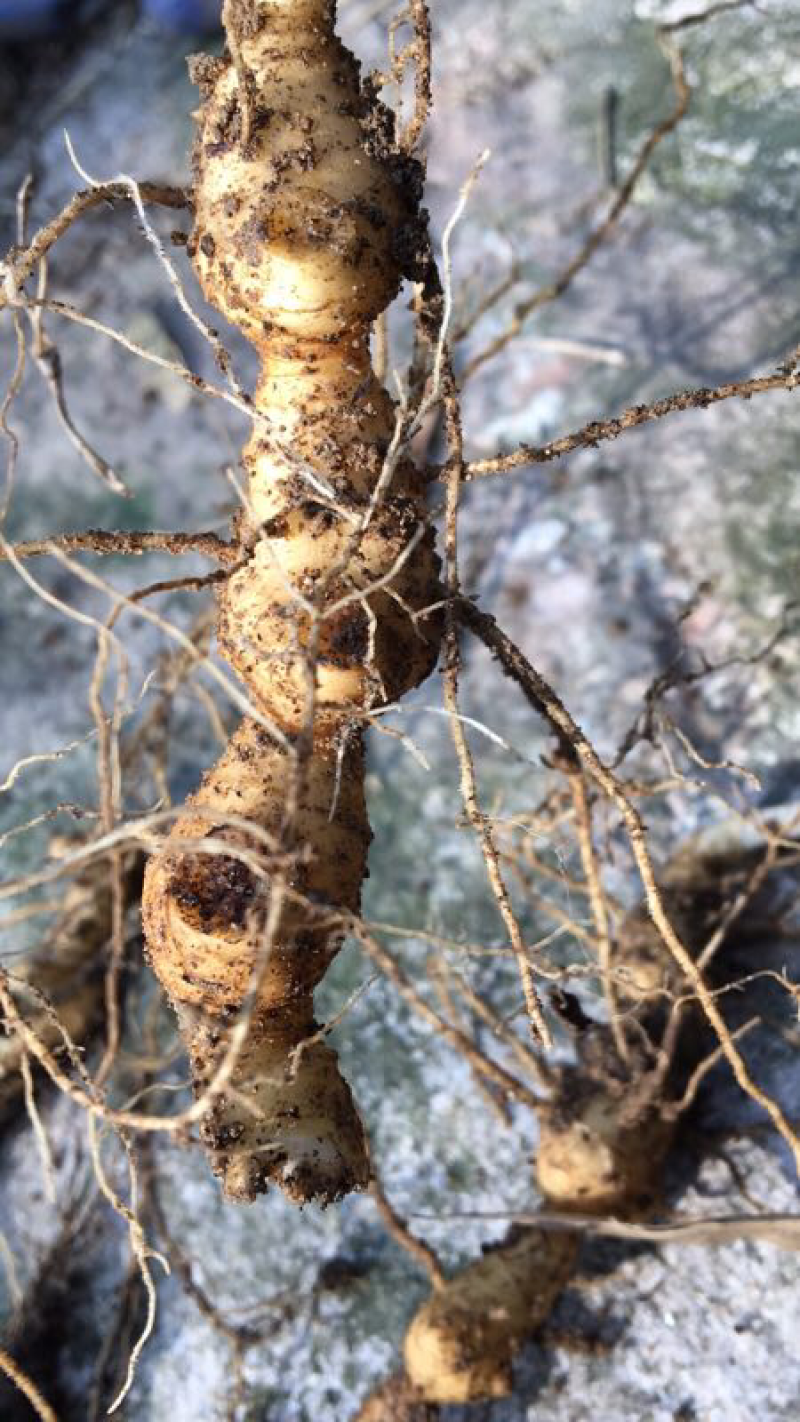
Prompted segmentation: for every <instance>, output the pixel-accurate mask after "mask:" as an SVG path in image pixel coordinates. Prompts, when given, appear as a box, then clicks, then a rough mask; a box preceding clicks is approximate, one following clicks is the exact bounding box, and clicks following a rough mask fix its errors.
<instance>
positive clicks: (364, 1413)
mask: <svg viewBox="0 0 800 1422" xmlns="http://www.w3.org/2000/svg"><path fill="white" fill-rule="evenodd" d="M438 1416H439V1409H438V1407H437V1406H436V1404H435V1403H430V1402H425V1401H424V1400H423V1399H422V1398H421V1396H420V1393H419V1392H418V1390H417V1388H415V1387H414V1385H413V1383H411V1382H410V1381H409V1379H408V1378H407V1377H406V1376H405V1374H404V1373H393V1374H392V1376H391V1377H390V1378H387V1380H386V1382H384V1383H381V1385H380V1387H379V1388H377V1389H376V1390H375V1392H373V1393H371V1394H370V1396H369V1397H368V1398H367V1400H366V1402H365V1403H364V1404H363V1406H362V1407H361V1409H360V1411H359V1412H358V1413H357V1414H356V1417H355V1419H354V1422H436V1418H437V1417H438Z"/></svg>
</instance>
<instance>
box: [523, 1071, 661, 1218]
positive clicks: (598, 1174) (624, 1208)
mask: <svg viewBox="0 0 800 1422" xmlns="http://www.w3.org/2000/svg"><path fill="white" fill-rule="evenodd" d="M674 1134H675V1121H674V1120H670V1119H669V1118H667V1117H665V1116H664V1115H662V1113H661V1111H660V1110H659V1103H658V1102H656V1103H646V1104H644V1105H643V1108H642V1110H641V1111H640V1112H635V1111H631V1110H630V1108H629V1107H628V1108H627V1110H626V1105H625V1102H624V1099H623V1098H622V1097H621V1096H620V1095H619V1094H617V1093H615V1092H614V1091H613V1090H610V1089H609V1087H608V1084H607V1083H600V1082H592V1081H589V1082H586V1081H585V1080H583V1079H582V1078H581V1075H580V1073H578V1072H574V1073H572V1072H571V1073H569V1074H568V1078H567V1079H565V1081H564V1082H563V1083H562V1087H561V1090H560V1091H559V1095H558V1098H557V1100H556V1101H555V1102H553V1103H551V1102H545V1103H543V1105H542V1107H541V1108H540V1111H539V1144H538V1148H537V1151H536V1183H537V1185H538V1187H539V1189H540V1190H541V1192H542V1194H543V1195H544V1196H545V1199H546V1201H547V1205H548V1207H550V1208H552V1209H556V1210H563V1211H569V1210H573V1211H577V1212H578V1213H580V1214H625V1215H629V1214H640V1213H646V1212H647V1210H648V1209H649V1208H650V1207H651V1206H652V1204H653V1202H654V1198H655V1197H656V1195H657V1191H658V1186H659V1181H660V1179H661V1174H662V1168H663V1165H664V1160H665V1158H666V1155H667V1152H668V1150H669V1148H670V1145H671V1143H672V1139H673V1136H674Z"/></svg>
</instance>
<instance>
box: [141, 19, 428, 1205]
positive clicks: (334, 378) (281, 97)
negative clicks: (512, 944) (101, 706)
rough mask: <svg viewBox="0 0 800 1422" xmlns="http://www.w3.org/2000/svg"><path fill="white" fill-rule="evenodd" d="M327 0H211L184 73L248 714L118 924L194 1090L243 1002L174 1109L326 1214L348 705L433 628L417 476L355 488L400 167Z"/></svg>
mask: <svg viewBox="0 0 800 1422" xmlns="http://www.w3.org/2000/svg"><path fill="white" fill-rule="evenodd" d="M335 10H336V7H335V5H334V4H331V3H328V0H233V3H231V4H229V5H228V6H226V8H225V15H224V19H225V23H226V25H227V28H228V38H229V42H230V48H231V51H232V53H234V54H235V55H236V64H235V65H234V63H233V62H232V61H231V59H230V58H228V57H222V58H211V57H209V56H199V57H196V58H195V59H194V60H193V61H192V74H193V77H194V79H195V80H196V82H197V84H198V85H199V88H200V92H201V98H202V103H201V106H200V109H199V110H198V113H197V116H196V117H197V124H198V126H197V141H196V146H195V153H194V172H195V186H194V212H195V227H194V231H193V234H192V237H191V239H190V243H189V252H190V255H191V257H192V259H193V262H194V265H195V269H196V272H197V275H198V278H199V280H200V283H201V285H202V288H203V291H204V293H205V295H206V297H207V299H208V301H209V302H210V303H211V304H212V305H213V306H214V307H216V309H217V310H218V311H220V312H222V314H223V315H224V316H225V317H226V318H227V319H228V320H230V321H231V322H233V324H234V325H236V326H238V327H239V328H240V330H242V331H243V332H244V334H245V336H246V337H247V338H248V339H249V340H250V341H251V342H252V343H253V345H254V346H255V347H256V350H257V352H258V355H259V358H260V362H261V370H260V375H259V380H258V384H257V388H256V392H255V396H254V399H253V410H254V417H255V418H254V423H253V432H252V436H251V438H250V440H249V441H248V443H247V445H246V447H245V449H244V451H243V455H242V463H243V467H244V470H245V473H246V477H247V490H246V493H247V497H246V500H245V501H244V506H243V509H242V511H241V513H240V514H239V515H238V516H237V519H236V520H235V524H234V538H235V541H236V542H237V546H238V552H239V563H240V566H238V567H237V568H236V570H235V571H234V572H233V573H232V574H231V575H230V577H229V578H228V579H227V580H226V581H225V583H224V584H223V585H222V591H221V592H220V595H219V651H220V653H221V655H222V656H223V657H224V658H225V659H226V661H227V662H228V663H229V664H230V665H231V666H232V667H233V668H234V670H235V671H236V672H237V674H238V675H239V676H240V677H241V679H242V682H243V683H244V685H245V687H246V689H247V693H248V695H249V697H250V699H251V702H252V704H253V705H254V707H255V708H256V710H257V712H259V713H260V714H261V715H262V717H263V724H261V723H259V721H258V719H257V717H253V718H249V719H245V720H244V721H243V722H242V724H241V726H240V728H239V730H238V731H237V732H236V734H235V735H234V737H233V739H232V741H231V743H230V745H229V746H228V748H227V749H226V751H225V752H224V754H223V756H222V757H221V759H220V761H219V762H218V764H217V765H216V766H215V767H214V768H213V769H212V770H211V771H210V772H209V773H208V774H207V775H206V776H205V778H204V781H203V783H202V785H201V787H200V789H199V791H198V792H197V794H196V795H194V796H193V797H192V798H191V799H190V801H189V802H188V804H187V806H186V810H185V813H184V814H182V815H181V816H180V817H179V819H178V820H177V822H176V824H175V825H174V827H173V829H172V831H171V833H170V835H169V836H168V837H167V840H166V842H165V844H164V846H163V848H162V850H161V851H160V853H158V854H156V855H155V856H154V857H153V858H152V860H151V861H150V864H149V866H148V870H147V875H146V882H145V890H144V896H143V917H144V924H145V931H146V938H147V952H148V955H149V959H150V962H151V964H152V966H153V969H154V971H155V973H156V975H157V976H158V978H159V979H160V981H161V982H162V984H163V986H164V988H165V990H166V991H167V993H168V994H169V997H170V999H171V1001H172V1003H173V1006H174V1007H175V1008H176V1010H177V1012H178V1018H179V1022H180V1024H181V1030H182V1032H183V1035H184V1038H185V1040H186V1042H187V1046H188V1048H189V1052H190V1056H191V1060H192V1068H193V1073H194V1084H195V1090H196V1092H197V1093H198V1094H202V1093H203V1091H204V1090H205V1089H207V1087H208V1085H209V1083H210V1082H211V1081H212V1080H213V1076H214V1072H215V1069H218V1066H219V1062H220V1060H221V1058H222V1057H223V1055H224V1052H225V1048H226V1045H227V1044H228V1042H229V1041H230V1032H231V1028H232V1025H233V1024H235V1023H236V1022H237V1021H239V1020H241V1016H242V1011H243V1009H245V1010H246V1011H247V1013H248V1019H247V1020H248V1034H247V1037H246V1040H245V1041H244V1045H243V1047H242V1050H241V1051H240V1053H239V1056H238V1060H237V1061H236V1063H235V1065H234V1067H233V1070H232V1075H231V1076H230V1078H229V1080H228V1085H227V1090H225V1089H222V1090H221V1091H220V1092H217V1093H216V1094H214V1095H213V1096H212V1097H211V1098H209V1111H208V1113H207V1115H206V1117H205V1119H204V1121H203V1123H202V1134H203V1138H204V1140H205V1142H206V1144H207V1146H208V1150H209V1153H210V1157H211V1162H212V1165H213V1168H214V1170H215V1171H216V1172H217V1174H218V1175H219V1176H220V1178H221V1180H222V1182H223V1187H224V1189H225V1192H226V1193H227V1194H228V1195H229V1196H230V1197H231V1198H233V1199H236V1200H250V1199H252V1198H253V1197H254V1196H255V1195H256V1194H257V1193H258V1192H260V1191H263V1190H264V1189H266V1188H267V1184H268V1183H269V1182H275V1183H277V1184H279V1185H280V1186H281V1188H282V1189H283V1190H285V1191H286V1193H287V1194H288V1195H290V1196H291V1198H292V1199H294V1200H297V1201H298V1202H300V1203H303V1202H304V1201H306V1200H316V1201H320V1202H322V1203H328V1202H330V1201H332V1200H336V1199H339V1198H340V1197H341V1196H342V1195H344V1194H346V1193H347V1192H348V1191H350V1190H353V1189H358V1188H362V1187H364V1186H365V1185H366V1184H367V1181H368V1178H369V1161H368V1156H367V1148H366V1142H365V1137H364V1132H363V1130H362V1127H361V1124H360V1121H359V1118H358V1113H357V1111H356V1107H355V1105H354V1102H353V1098H352V1096H351V1094H350V1090H349V1088H348V1086H347V1084H346V1083H345V1082H344V1081H343V1079H342V1077H341V1076H340V1074H339V1069H338V1065H337V1062H336V1056H335V1053H334V1052H333V1051H332V1050H331V1048H330V1047H328V1046H326V1045H325V1044H324V1042H322V1041H320V1040H318V1039H317V1040H313V1041H312V1040H310V1039H312V1038H314V1035H315V1032H316V1027H315V1024H314V1007H313V993H314V989H315V987H316V985H317V983H318V982H319V981H320V979H321V977H322V976H323V974H324V972H325V971H326V969H327V967H328V965H329V963H330V961H331V959H332V958H333V956H334V955H335V953H336V952H337V951H338V948H339V946H340V943H341V939H342V931H341V927H340V926H337V924H336V916H337V915H339V916H340V917H341V916H344V917H345V918H346V917H347V916H348V915H351V914H354V913H357V912H358V909H359V906H360V892H361V884H362V881H363V879H364V876H365V874H366V859H367V849H368V845H369V840H370V829H369V823H368V820H367V811H366V805H365V801H364V760H363V746H362V727H363V719H364V715H365V713H367V712H369V711H370V710H372V709H374V708H376V707H379V706H382V705H386V704H388V703H389V702H392V701H394V700H395V699H397V698H398V697H401V696H403V695H404V694H406V693H407V692H408V691H410V690H411V689H412V688H413V687H415V686H418V685H419V684H420V682H422V681H423V680H424V679H425V677H426V676H428V675H429V673H430V672H431V671H432V669H433V667H434V665H435V662H436V658H437V655H438V649H439V643H440V638H441V613H440V611H438V612H437V611H435V610H434V611H433V612H430V611H429V610H428V609H430V608H431V607H434V608H435V607H436V606H438V605H440V604H441V598H442V591H441V587H440V584H439V581H438V573H439V561H438V558H437V556H436V553H435V549H434V541H433V531H432V529H431V528H430V527H429V525H428V519H427V512H426V504H425V481H424V479H423V477H422V475H421V474H420V472H419V470H417V468H416V467H415V466H414V464H413V463H412V461H411V460H410V459H408V458H406V457H404V458H400V459H398V460H397V462H396V465H394V466H392V467H391V478H390V479H389V478H388V476H387V478H386V480H385V481H383V482H382V483H381V491H382V496H381V497H380V498H378V499H375V497H374V496H375V490H376V484H377V482H378V480H379V479H380V478H381V474H382V472H383V470H384V463H385V459H386V455H387V451H388V450H389V449H390V446H391V444H392V439H393V436H394V434H395V407H394V404H393V402H392V400H391V399H390V397H389V395H388V394H387V392H386V391H385V390H384V389H383V387H382V386H381V385H380V383H379V382H378V381H377V379H376V377H375V375H374V373H373V370H372V365H371V357H370V348H369V342H370V332H371V328H372V324H373V322H374V321H375V319H376V317H377V316H378V315H379V314H380V313H381V312H382V311H383V310H384V309H385V307H386V306H387V305H388V303H389V302H390V301H392V300H393V298H394V297H395V295H396V294H397V292H398V290H399V288H400V284H401V282H402V280H403V278H404V277H410V278H412V279H414V280H418V281H420V280H422V281H424V280H425V278H426V273H427V274H428V275H429V271H428V267H429V257H428V242H427V227H426V215H425V213H424V212H423V211H422V210H421V209H420V205H419V203H420V196H421V191H422V169H421V167H420V165H419V164H418V163H417V162H416V160H415V159H413V158H411V157H409V156H408V155H407V154H405V153H402V152H401V151H400V150H399V148H398V147H397V145H396V143H395V139H394V119H393V115H392V114H391V113H390V112H389V110H387V109H385V108H384V107H383V106H382V105H381V104H380V103H379V102H378V101H377V99H376V97H375V94H374V92H373V91H372V89H371V88H370V87H369V86H368V85H362V84H361V80H360V75H359V66H358V63H357V61H356V60H355V58H354V57H353V55H352V54H350V52H349V51H348V50H347V49H346V48H345V47H344V46H343V45H342V43H341V41H340V40H339V39H338V37H337V36H336V34H335V33H334V21H335ZM426 263H428V266H426ZM354 530H355V532H354ZM269 728H274V730H270V729H269ZM298 747H301V748H302V752H303V753H302V755H301V756H300V757H299V760H298V752H297V748H298ZM298 764H299V767H300V768H299V769H298ZM290 803H291V805H292V806H293V812H292V813H291V814H289V815H287V806H288V805H289V804H290ZM234 817H235V820H236V823H233V818H234ZM249 827H252V832H249ZM209 838H213V840H214V845H213V846H211V847H210V849H209V851H208V852H206V853H203V841H204V840H208V839H209ZM220 841H223V842H224V847H227V846H228V845H230V853H229V854H227V853H223V852H221V850H220ZM287 864H288V865H289V867H288V868H287V867H286V865H287ZM278 865H282V866H283V867H280V868H276V866H278ZM275 883H277V884H279V885H280V888H279V890H277V891H276V892H278V893H279V894H280V896H281V897H280V902H279V901H278V900H277V899H276V900H275V902H274V903H273V899H272V893H273V889H272V886H273V884H275ZM276 919H277V924H276ZM267 925H269V926H270V938H269V941H266V938H265V935H266V931H267ZM304 1043H308V1045H306V1046H304V1045H303V1044H304Z"/></svg>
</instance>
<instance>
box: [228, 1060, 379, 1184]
mask: <svg viewBox="0 0 800 1422" xmlns="http://www.w3.org/2000/svg"><path fill="white" fill-rule="evenodd" d="M270 1056H271V1053H270V1050H269V1044H264V1043H262V1044H261V1047H260V1049H259V1045H258V1044H252V1043H250V1044H248V1046H247V1048H246V1050H245V1052H244V1053H243V1057H242V1060H241V1061H240V1062H239V1063H237V1066H236V1069H235V1071H234V1075H233V1078H232V1082H231V1085H232V1086H233V1087H234V1091H233V1092H232V1093H230V1094H226V1095H223V1096H222V1097H220V1098H219V1100H218V1101H217V1102H215V1103H214V1105H213V1106H212V1108H211V1110H210V1111H209V1113H208V1115H207V1116H206V1118H205V1120H204V1122H203V1125H202V1127H201V1131H202V1135H203V1139H204V1141H205V1143H206V1145H207V1147H208V1149H209V1152H210V1155H211V1165H212V1169H213V1171H214V1173H215V1175H217V1176H218V1177H219V1178H220V1180H221V1181H222V1188H223V1190H224V1192H225V1195H226V1196H227V1198H228V1199H229V1200H237V1201H239V1202H246V1201H252V1200H255V1198H256V1196H257V1195H260V1194H264V1193H265V1192H266V1191H267V1190H268V1189H269V1186H270V1184H273V1185H278V1186H279V1187H280V1189H281V1190H282V1191H283V1192H284V1194H286V1195H288V1196H289V1198H290V1199H291V1200H293V1201H294V1202H295V1203H296V1204H299V1205H305V1204H311V1203H312V1202H313V1203H316V1204H320V1205H330V1204H333V1203H334V1201H336V1200H340V1199H341V1198H342V1197H343V1196H344V1195H348V1194H350V1193H351V1192H352V1191H354V1190H364V1189H366V1187H367V1185H368V1183H369V1178H370V1161H369V1152H368V1149H367V1142H366V1137H365V1135H364V1128H363V1126H362V1124H361V1119H360V1117H359V1115H358V1111H357V1110H356V1106H355V1102H354V1100H353V1096H352V1094H351V1091H350V1088H349V1086H348V1085H347V1082H346V1081H345V1080H344V1078H343V1077H342V1075H341V1073H340V1071H339V1065H338V1061H337V1058H336V1053H335V1052H334V1051H333V1050H332V1049H331V1048H330V1047H327V1046H325V1044H324V1043H322V1042H319V1041H316V1042H311V1043H310V1045H309V1046H307V1047H306V1048H305V1049H304V1050H302V1052H301V1053H300V1054H299V1056H298V1057H296V1058H295V1059H294V1061H290V1062H289V1063H287V1061H286V1059H285V1058H284V1061H283V1062H282V1063H276V1062H275V1061H274V1060H270ZM248 1103H249V1105H250V1107H251V1109H250V1110H248Z"/></svg>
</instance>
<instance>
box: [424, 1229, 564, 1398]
mask: <svg viewBox="0 0 800 1422" xmlns="http://www.w3.org/2000/svg"><path fill="white" fill-rule="evenodd" d="M577 1247H578V1245H577V1239H576V1238H575V1236H574V1235H572V1234H570V1233H568V1232H564V1233H560V1232H555V1231H545V1230H537V1229H526V1230H524V1231H519V1233H518V1237H516V1238H514V1239H513V1240H512V1242H509V1243H507V1244H505V1245H502V1246H501V1247H500V1248H498V1249H493V1250H492V1251H491V1252H489V1253H487V1254H485V1255H484V1257H483V1258H482V1259H480V1260H478V1262H477V1263H475V1264H470V1265H468V1267H467V1268H466V1269H463V1270H462V1271H461V1272H460V1273H459V1274H456V1275H455V1277H454V1278H452V1279H451V1280H450V1281H449V1282H448V1283H447V1284H446V1285H445V1286H444V1288H442V1289H438V1290H437V1291H436V1292H435V1293H434V1294H432V1296H431V1297H430V1298H429V1299H428V1302H427V1303H426V1304H424V1305H423V1307H422V1308H421V1309H420V1310H419V1312H418V1313H417V1314H416V1316H415V1318H414V1319H413V1320H412V1323H411V1326H410V1328H409V1330H408V1333H407V1334H406V1339H405V1345H404V1354H405V1364H406V1371H407V1373H408V1377H409V1379H410V1381H411V1382H412V1383H413V1385H414V1386H415V1387H416V1388H417V1389H418V1391H419V1393H420V1395H421V1396H422V1397H424V1398H425V1399H426V1400H427V1401H429V1402H441V1403H447V1402H479V1401H482V1400H491V1399H492V1398H498V1397H508V1396H509V1394H510V1393H511V1389H512V1362H513V1359H514V1356H515V1354H516V1352H517V1351H518V1349H519V1347H520V1346H521V1344H522V1343H523V1342H524V1341H525V1339H526V1338H528V1337H530V1335H531V1334H532V1333H533V1332H534V1331H535V1330H536V1328H538V1327H539V1325H540V1324H541V1323H542V1322H543V1321H544V1319H545V1318H546V1317H547V1315H548V1313H549V1312H550V1310H551V1308H552V1306H553V1304H554V1302H555V1300H556V1298H557V1296H558V1294H559V1293H560V1292H561V1290H562V1289H563V1287H564V1285H565V1283H566V1281H567V1279H568V1277H569V1274H570V1272H571V1269H572V1266H573V1263H574V1260H575V1255H576V1252H577Z"/></svg>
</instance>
